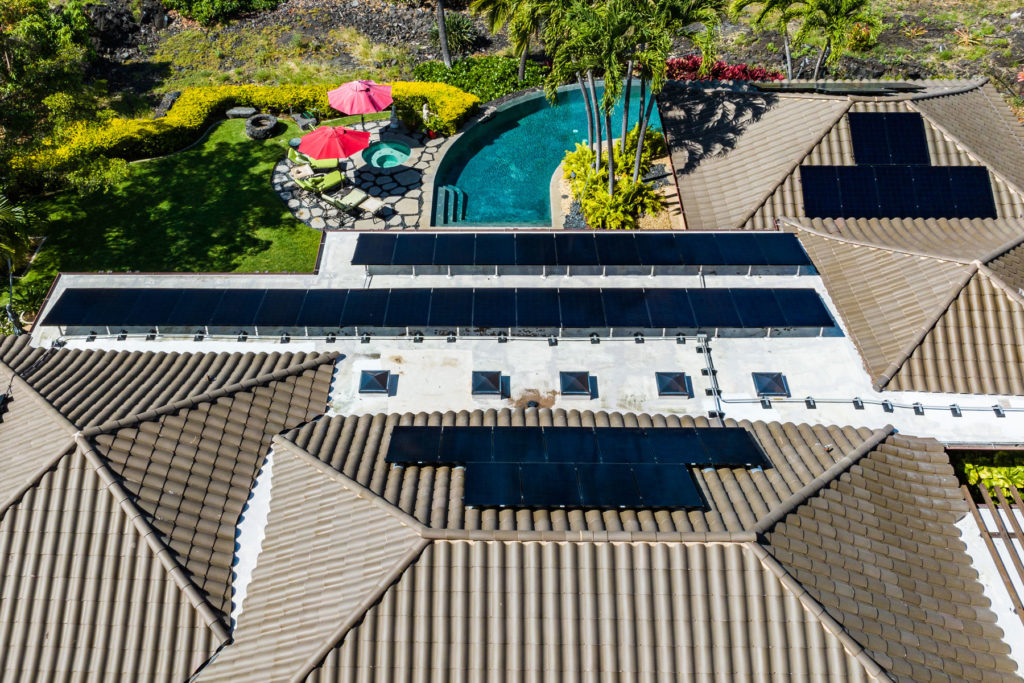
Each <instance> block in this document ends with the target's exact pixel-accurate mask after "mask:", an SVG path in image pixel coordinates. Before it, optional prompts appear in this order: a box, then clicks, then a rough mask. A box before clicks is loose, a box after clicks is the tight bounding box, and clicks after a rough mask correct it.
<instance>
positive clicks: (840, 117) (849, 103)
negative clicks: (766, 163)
mask: <svg viewBox="0 0 1024 683" xmlns="http://www.w3.org/2000/svg"><path fill="white" fill-rule="evenodd" d="M852 106H853V102H852V101H851V100H849V99H847V100H846V103H845V104H844V106H842V107H841V108H840V110H839V113H838V114H837V115H836V116H835V118H833V119H832V124H831V125H830V126H829V127H828V128H826V129H825V131H824V132H823V133H822V134H821V135H820V136H818V137H816V138H815V139H814V142H812V143H811V144H810V145H809V146H808V147H807V148H806V149H805V150H803V151H802V152H801V154H800V156H799V157H798V158H797V160H796V161H795V162H794V163H793V164H792V165H790V167H789V170H788V171H786V172H785V173H784V174H783V175H782V177H781V179H780V180H779V181H778V182H777V183H775V184H774V185H772V188H771V189H770V190H768V192H767V193H766V194H765V195H764V196H763V197H761V199H760V200H758V202H757V205H756V206H754V207H753V208H751V209H750V210H749V211H748V212H747V213H746V214H744V216H743V218H742V220H740V222H739V223H738V224H737V226H736V227H737V228H742V226H744V225H746V224H747V223H748V222H750V220H751V219H752V218H753V217H754V215H755V214H756V213H757V212H758V211H760V210H761V208H762V207H763V206H764V205H765V204H767V203H768V201H769V200H770V199H771V198H772V195H774V194H775V193H776V192H778V191H779V188H780V187H782V184H783V183H785V182H786V181H787V180H788V179H789V178H790V176H792V175H793V174H794V173H796V171H797V169H798V168H800V165H801V164H803V162H804V159H806V158H807V157H808V156H810V154H811V152H813V151H814V148H815V147H817V146H818V145H820V144H821V141H822V140H824V139H825V138H826V137H827V136H828V135H829V133H831V132H832V131H833V130H835V127H836V126H838V125H839V122H840V121H842V120H843V117H844V116H846V113H847V112H848V111H850V107H852Z"/></svg>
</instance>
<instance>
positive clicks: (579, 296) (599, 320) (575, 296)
mask: <svg viewBox="0 0 1024 683" xmlns="http://www.w3.org/2000/svg"><path fill="white" fill-rule="evenodd" d="M558 306H559V310H560V312H561V319H562V323H561V326H562V327H604V326H605V316H604V305H603V304H602V302H601V290H599V289H559V290H558Z"/></svg>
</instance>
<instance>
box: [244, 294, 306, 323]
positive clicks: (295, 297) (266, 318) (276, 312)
mask: <svg viewBox="0 0 1024 683" xmlns="http://www.w3.org/2000/svg"><path fill="white" fill-rule="evenodd" d="M306 292H307V290H305V289H268V290H267V293H266V296H264V297H263V304H262V305H261V306H260V310H259V312H257V313H256V319H255V320H254V321H253V324H254V325H257V326H259V325H270V326H274V327H291V326H292V325H294V324H295V321H296V320H297V319H298V317H299V311H301V310H302V304H303V302H304V301H305V300H306Z"/></svg>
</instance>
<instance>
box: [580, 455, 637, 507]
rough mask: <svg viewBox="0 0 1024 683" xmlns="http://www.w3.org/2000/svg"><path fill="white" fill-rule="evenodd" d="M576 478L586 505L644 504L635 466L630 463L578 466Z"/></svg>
mask: <svg viewBox="0 0 1024 683" xmlns="http://www.w3.org/2000/svg"><path fill="white" fill-rule="evenodd" d="M576 478H577V480H578V481H579V485H580V502H581V504H582V505H583V506H584V507H596V508H603V507H640V506H641V505H642V504H643V497H642V496H641V495H640V489H639V488H638V487H637V485H636V478H635V477H634V476H633V468H632V467H630V466H629V465H625V464H610V465H601V466H599V467H577V468H576Z"/></svg>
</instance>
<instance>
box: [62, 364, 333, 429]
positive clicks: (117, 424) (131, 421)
mask: <svg viewBox="0 0 1024 683" xmlns="http://www.w3.org/2000/svg"><path fill="white" fill-rule="evenodd" d="M340 355H341V354H340V353H339V352H337V351H331V352H329V353H314V354H310V357H309V358H307V359H306V360H304V361H303V362H301V363H299V364H297V365H291V366H289V367H287V368H282V369H280V370H274V371H273V372H269V373H266V374H263V375H258V376H256V377H250V378H249V379H244V380H242V381H241V382H237V383H235V384H229V385H227V386H223V387H220V388H218V389H214V390H213V391H207V392H205V393H202V394H196V395H195V396H189V397H188V398H183V399H181V400H179V401H174V402H172V403H168V404H167V405H164V406H161V407H158V408H153V409H150V410H146V411H144V412H141V413H137V414H135V415H129V416H127V417H124V418H120V419H117V420H110V421H109V422H105V423H103V424H100V425H95V426H92V427H86V428H85V429H83V430H82V434H84V435H85V436H89V437H93V436H96V435H97V434H102V433H104V432H112V431H116V430H118V429H123V428H124V427H131V426H134V425H137V424H138V423H140V422H149V421H150V420H155V419H156V418H158V417H162V416H164V415H169V414H171V413H176V412H178V411H180V410H185V409H188V408H194V407H196V406H197V405H199V404H201V403H210V402H212V401H216V400H217V399H219V398H222V397H224V396H229V395H231V394H235V393H239V392H243V391H248V390H249V389H252V388H254V387H258V386H261V385H264V384H269V383H270V382H276V381H280V380H283V379H286V378H288V377H292V376H295V375H300V374H302V373H303V372H306V371H307V370H312V369H313V368H316V367H319V366H321V365H327V364H328V363H333V362H334V361H335V360H336V359H337V358H338V356H340Z"/></svg>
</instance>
